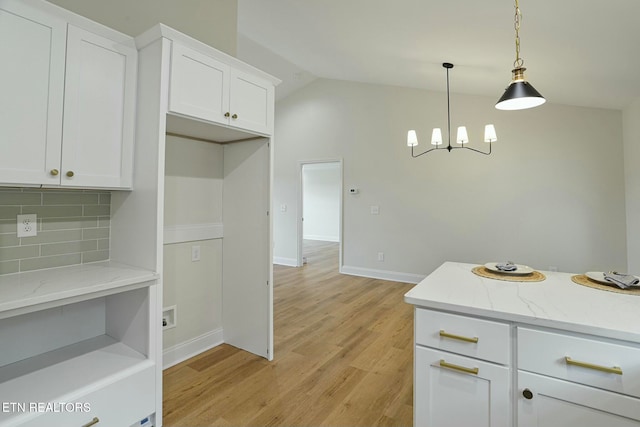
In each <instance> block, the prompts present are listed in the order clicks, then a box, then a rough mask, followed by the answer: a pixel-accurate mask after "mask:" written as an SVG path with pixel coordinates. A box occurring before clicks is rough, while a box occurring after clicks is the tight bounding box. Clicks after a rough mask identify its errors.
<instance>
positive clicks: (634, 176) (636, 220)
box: [623, 99, 640, 275]
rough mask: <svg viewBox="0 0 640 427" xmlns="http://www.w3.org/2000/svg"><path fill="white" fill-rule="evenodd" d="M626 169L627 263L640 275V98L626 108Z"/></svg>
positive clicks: (629, 269) (629, 267)
mask: <svg viewBox="0 0 640 427" xmlns="http://www.w3.org/2000/svg"><path fill="white" fill-rule="evenodd" d="M623 123H624V171H625V191H626V201H627V263H628V271H629V273H632V274H636V275H640V177H639V176H638V171H639V170H640V99H637V100H636V101H635V102H634V103H633V104H632V105H630V106H629V107H628V108H626V109H625V110H624V115H623Z"/></svg>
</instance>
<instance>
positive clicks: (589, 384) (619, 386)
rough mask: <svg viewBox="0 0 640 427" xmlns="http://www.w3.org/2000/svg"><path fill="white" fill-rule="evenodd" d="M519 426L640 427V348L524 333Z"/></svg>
mask: <svg viewBox="0 0 640 427" xmlns="http://www.w3.org/2000/svg"><path fill="white" fill-rule="evenodd" d="M517 340H518V341H517V342H518V398H517V399H518V400H517V406H518V426H524V427H533V426H545V427H547V426H550V427H553V426H558V427H560V426H574V425H575V426H607V427H623V426H624V427H626V426H639V425H640V399H638V397H640V348H639V347H638V346H637V345H633V344H631V343H623V342H617V341H613V340H604V339H599V338H597V337H590V336H589V337H587V336H578V335H574V334H565V333H560V332H555V331H554V332H551V331H544V330H537V329H531V328H526V327H518V336H517Z"/></svg>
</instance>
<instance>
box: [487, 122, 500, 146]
mask: <svg viewBox="0 0 640 427" xmlns="http://www.w3.org/2000/svg"><path fill="white" fill-rule="evenodd" d="M497 140H498V136H497V135H496V128H495V127H494V126H493V125H486V126H485V127H484V142H496V141H497Z"/></svg>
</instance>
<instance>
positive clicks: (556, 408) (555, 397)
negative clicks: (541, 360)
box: [518, 371, 640, 427]
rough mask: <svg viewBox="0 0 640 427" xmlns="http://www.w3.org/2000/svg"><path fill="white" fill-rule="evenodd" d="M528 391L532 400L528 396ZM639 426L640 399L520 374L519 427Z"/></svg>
mask: <svg viewBox="0 0 640 427" xmlns="http://www.w3.org/2000/svg"><path fill="white" fill-rule="evenodd" d="M525 389H527V390H528V391H529V392H530V393H531V394H528V397H529V399H527V398H526V397H524V395H523V391H524V390H525ZM567 426H580V427H603V426H606V427H638V426H640V400H639V399H636V398H633V397H629V396H624V395H620V394H617V393H611V392H608V391H605V390H600V389H597V388H593V387H588V386H584V385H580V384H575V383H571V382H568V381H563V380H559V379H555V378H550V377H544V376H541V375H536V374H531V373H528V372H522V371H520V372H519V373H518V427H567Z"/></svg>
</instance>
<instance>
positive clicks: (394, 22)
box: [238, 0, 640, 109]
mask: <svg viewBox="0 0 640 427" xmlns="http://www.w3.org/2000/svg"><path fill="white" fill-rule="evenodd" d="M520 9H521V11H522V22H521V28H520V39H521V57H522V58H523V59H524V61H525V67H526V68H527V72H526V75H527V78H528V80H529V81H530V82H531V83H532V84H533V85H534V86H535V88H536V89H538V91H539V92H541V93H542V94H543V95H544V96H545V97H546V98H547V101H548V102H552V103H560V104H569V105H578V106H588V107H599V108H611V109H623V108H624V107H626V106H627V105H628V104H629V103H630V102H631V101H632V100H633V99H635V98H638V97H640V81H639V79H638V75H639V74H640V55H639V54H638V52H639V51H640V48H639V46H638V45H639V44H640V30H638V28H637V20H638V19H639V18H638V17H639V16H640V1H638V0H606V1H605V0H535V1H534V0H520ZM238 32H239V41H238V56H239V57H240V58H241V59H244V60H245V61H247V62H250V63H253V64H254V65H256V66H258V67H261V68H264V69H265V70H266V71H269V72H271V73H272V74H275V75H276V76H277V77H280V78H281V79H283V81H284V83H283V86H282V88H280V89H279V91H280V92H279V96H280V97H282V96H285V95H286V94H288V93H290V92H291V91H292V90H295V89H296V88H297V87H299V86H302V85H304V84H306V83H308V82H309V81H311V80H312V79H313V78H315V77H322V78H331V79H340V80H352V81H357V82H367V83H378V84H388V85H396V86H406V87H415V88H423V89H430V90H437V91H443V90H445V80H444V79H445V77H444V71H443V69H442V62H452V63H454V64H455V68H454V70H453V71H452V74H451V85H452V91H453V92H458V93H466V94H475V95H486V96H491V97H494V98H495V99H496V100H497V99H498V98H499V97H500V95H502V92H503V91H504V89H505V87H506V86H507V85H508V83H509V81H510V78H511V69H512V66H513V62H514V59H515V31H514V3H513V2H512V1H511V0H393V1H380V0H341V1H338V0H238Z"/></svg>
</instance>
